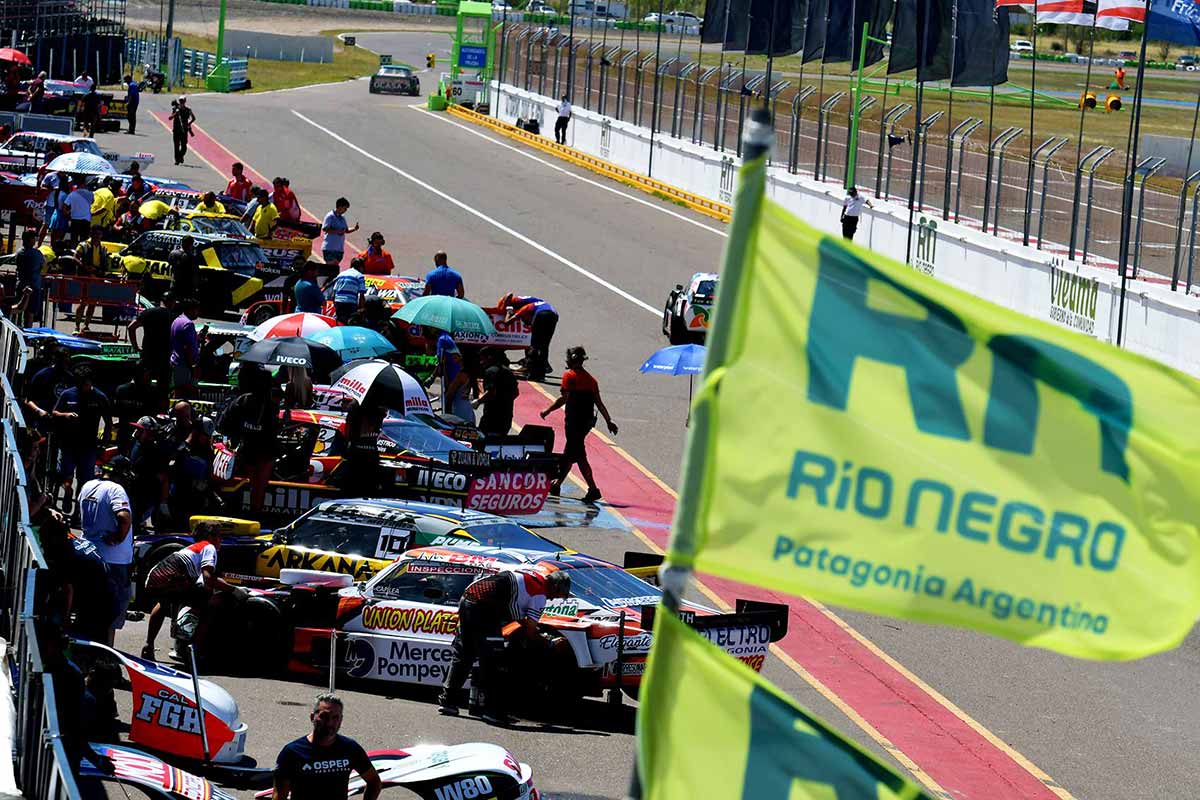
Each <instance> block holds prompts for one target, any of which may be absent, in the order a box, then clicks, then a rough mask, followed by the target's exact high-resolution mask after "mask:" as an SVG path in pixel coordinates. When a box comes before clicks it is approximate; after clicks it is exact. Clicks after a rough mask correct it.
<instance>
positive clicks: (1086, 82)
mask: <svg viewBox="0 0 1200 800" xmlns="http://www.w3.org/2000/svg"><path fill="white" fill-rule="evenodd" d="M1098 10H1099V9H1097V11H1098ZM1097 19H1098V15H1096V14H1092V26H1091V28H1090V29H1089V32H1090V37H1089V38H1090V42H1089V43H1088V64H1087V73H1086V74H1085V75H1084V78H1083V93H1082V94H1080V95H1079V134H1078V135H1077V137H1076V139H1075V193H1074V195H1072V197H1071V238H1070V241H1069V242H1068V243H1067V260H1068V261H1074V260H1075V238H1076V236H1077V235H1078V233H1079V189H1080V186H1081V184H1082V182H1083V163H1082V158H1083V123H1084V120H1085V119H1087V112H1088V108H1087V103H1085V102H1084V101H1085V100H1086V99H1087V93H1088V90H1089V89H1091V88H1092V59H1093V57H1094V56H1095V54H1096V20H1097Z"/></svg>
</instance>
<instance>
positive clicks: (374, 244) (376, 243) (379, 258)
mask: <svg viewBox="0 0 1200 800" xmlns="http://www.w3.org/2000/svg"><path fill="white" fill-rule="evenodd" d="M384 244H386V242H385V241H384V239H383V234H382V233H380V232H379V231H375V232H374V233H372V234H371V238H370V240H369V241H368V244H367V249H366V250H363V251H362V252H361V253H359V254H358V257H359V258H361V259H362V260H363V274H364V275H391V274H392V270H394V269H395V268H396V265H395V264H393V263H392V254H391V253H389V252H388V251H387V250H384V249H383V246H384Z"/></svg>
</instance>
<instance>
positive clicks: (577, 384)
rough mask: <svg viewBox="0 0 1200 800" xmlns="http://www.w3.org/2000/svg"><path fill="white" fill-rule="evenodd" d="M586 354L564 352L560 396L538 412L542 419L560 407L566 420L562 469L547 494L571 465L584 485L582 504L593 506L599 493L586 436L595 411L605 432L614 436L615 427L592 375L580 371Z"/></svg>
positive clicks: (574, 349)
mask: <svg viewBox="0 0 1200 800" xmlns="http://www.w3.org/2000/svg"><path fill="white" fill-rule="evenodd" d="M587 357H588V356H587V351H585V350H584V349H583V348H582V347H568V348H567V371H566V372H564V373H563V376H562V394H560V395H559V396H558V399H556V400H555V401H554V402H553V403H551V404H550V406H549V408H546V409H545V410H543V411H542V412H541V417H542V419H545V418H546V417H547V415H549V414H550V413H552V412H553V411H555V410H556V409H558V408H561V407H562V406H566V407H567V410H566V412H565V413H566V419H565V421H564V427H565V429H566V444H565V445H564V446H563V454H562V465H561V467H560V470H559V474H558V480H557V481H555V482H554V485H553V486H552V487H551V489H550V493H551V494H554V495H557V494H558V493H559V491H560V490H561V489H562V482H563V481H564V480H565V479H566V477H567V475H568V474H569V473H570V472H571V465H572V464H578V465H579V474H581V475H582V476H583V479H584V480H585V481H587V486H588V490H587V494H585V495H584V496H583V502H585V503H595V502H596V501H597V500H599V499H600V497H601V495H600V489H599V488H597V486H596V479H595V477H594V476H593V475H592V466H591V464H589V463H588V458H587V446H586V444H585V443H586V440H587V435H588V432H590V431H591V429H592V426H594V425H595V424H596V411H597V409H598V410H599V411H600V413H601V414H602V415H603V416H604V422H605V423H606V424H607V425H608V430H609V432H610V433H611V434H612V435H613V436H616V435H617V423H615V422H613V421H612V417H610V416H609V414H608V409H607V408H605V406H604V401H603V400H601V399H600V384H598V383H597V382H596V379H595V378H593V377H592V374H591V373H590V372H588V371H587V370H586V369H584V368H583V362H584V361H586V360H587Z"/></svg>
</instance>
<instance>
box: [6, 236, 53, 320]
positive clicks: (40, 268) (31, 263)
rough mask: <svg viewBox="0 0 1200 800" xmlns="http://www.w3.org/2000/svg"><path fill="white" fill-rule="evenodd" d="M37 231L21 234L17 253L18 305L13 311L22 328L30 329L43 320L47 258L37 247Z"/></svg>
mask: <svg viewBox="0 0 1200 800" xmlns="http://www.w3.org/2000/svg"><path fill="white" fill-rule="evenodd" d="M36 242H37V231H35V230H33V229H32V228H30V229H29V230H26V231H25V232H24V233H22V234H21V249H20V250H18V251H17V253H16V256H15V260H16V262H17V305H16V307H15V308H14V309H13V310H14V313H16V314H19V316H17V319H19V320H20V321H21V325H22V327H26V328H27V327H29V326H31V325H36V324H38V323H39V322H41V319H42V276H43V275H44V274H45V271H46V257H45V256H44V255H42V251H41V250H39V249H38V247H37V245H36Z"/></svg>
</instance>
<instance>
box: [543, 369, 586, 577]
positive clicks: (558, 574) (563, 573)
mask: <svg viewBox="0 0 1200 800" xmlns="http://www.w3.org/2000/svg"><path fill="white" fill-rule="evenodd" d="M581 349H582V348H581ZM546 583H547V584H549V586H550V588H551V589H552V590H554V591H555V594H557V595H560V596H562V597H569V596H570V594H571V576H570V575H569V574H568V573H567V571H566V570H562V569H560V570H555V571H554V572H551V573H550V574H549V575H547V576H546Z"/></svg>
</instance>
